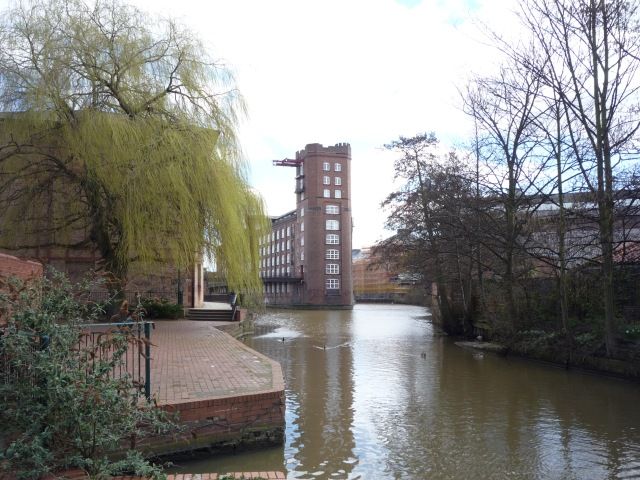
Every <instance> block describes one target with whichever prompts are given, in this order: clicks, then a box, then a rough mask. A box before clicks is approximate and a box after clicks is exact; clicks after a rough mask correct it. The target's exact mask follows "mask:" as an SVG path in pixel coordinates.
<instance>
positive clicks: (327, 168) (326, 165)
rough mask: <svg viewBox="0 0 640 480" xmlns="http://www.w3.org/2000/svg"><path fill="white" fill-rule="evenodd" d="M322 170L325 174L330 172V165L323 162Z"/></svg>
mask: <svg viewBox="0 0 640 480" xmlns="http://www.w3.org/2000/svg"><path fill="white" fill-rule="evenodd" d="M322 170H324V171H325V172H328V171H329V170H331V165H329V162H324V163H323V164H322Z"/></svg>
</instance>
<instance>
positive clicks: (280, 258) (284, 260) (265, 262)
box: [260, 253, 291, 268]
mask: <svg viewBox="0 0 640 480" xmlns="http://www.w3.org/2000/svg"><path fill="white" fill-rule="evenodd" d="M272 262H273V265H276V266H277V265H280V264H282V265H285V264H288V263H291V254H289V253H287V256H286V257H285V256H284V255H276V256H275V257H273V259H271V257H269V258H263V259H262V260H260V267H261V268H265V267H270V266H271V264H272Z"/></svg>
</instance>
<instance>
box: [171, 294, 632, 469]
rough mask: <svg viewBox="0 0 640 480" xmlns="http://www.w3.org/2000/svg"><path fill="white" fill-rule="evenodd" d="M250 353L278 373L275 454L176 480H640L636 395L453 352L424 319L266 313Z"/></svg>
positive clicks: (400, 309)
mask: <svg viewBox="0 0 640 480" xmlns="http://www.w3.org/2000/svg"><path fill="white" fill-rule="evenodd" d="M247 344H249V345H250V346H251V347H252V348H254V349H256V350H258V351H260V352H262V353H264V354H266V355H268V356H269V357H271V358H273V359H275V360H277V361H279V362H280V363H281V365H282V369H283V372H284V376H285V379H286V408H287V410H286V440H285V445H284V446H283V447H278V448H270V449H266V450H259V451H258V450H256V451H250V452H246V453H242V454H236V455H227V456H223V457H215V458H211V459H207V460H200V461H192V462H188V463H187V464H184V465H181V466H180V467H181V470H182V471H185V472H193V473H196V472H226V471H265V470H284V471H286V472H287V476H288V478H304V479H312V478H316V479H345V478H349V479H352V478H353V479H356V478H361V479H387V478H393V479H396V478H397V479H405V478H406V479H429V480H439V479H545V480H546V479H558V480H560V479H562V480H567V479H576V480H578V479H579V480H583V479H594V480H595V479H618V478H620V479H622V478H640V385H637V384H633V383H630V382H626V381H623V380H618V379H613V378H606V377H600V376H596V375H589V374H585V373H580V372H576V371H566V370H564V369H560V368H554V367H551V366H548V365H543V364H538V363H534V362H529V361H524V360H520V359H516V358H504V357H500V356H497V355H495V354H490V353H481V352H477V351H472V350H467V349H463V348H460V347H457V346H456V345H454V344H453V342H451V341H450V340H449V339H447V338H444V337H441V336H438V335H435V334H434V331H433V328H432V326H431V323H430V320H429V315H428V310H426V309H424V308H422V307H414V306H401V305H357V306H356V307H355V308H354V310H353V311H298V310H280V311H268V312H267V313H266V314H264V315H262V316H261V317H260V318H259V319H258V321H257V322H256V333H255V335H254V336H253V337H252V338H250V339H247Z"/></svg>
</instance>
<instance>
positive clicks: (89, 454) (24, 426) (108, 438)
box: [0, 273, 171, 478]
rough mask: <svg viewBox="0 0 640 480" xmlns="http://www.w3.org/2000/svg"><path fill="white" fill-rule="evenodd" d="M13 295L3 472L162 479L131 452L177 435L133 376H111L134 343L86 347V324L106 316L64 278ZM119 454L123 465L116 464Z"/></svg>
mask: <svg viewBox="0 0 640 480" xmlns="http://www.w3.org/2000/svg"><path fill="white" fill-rule="evenodd" d="M7 291H8V293H5V294H4V296H3V298H2V302H3V305H4V306H5V308H10V310H11V311H12V313H11V315H10V317H9V322H8V326H7V327H6V329H5V330H4V332H3V335H2V337H0V368H2V370H0V401H1V403H2V405H3V408H2V409H0V424H1V425H2V434H3V435H4V439H3V442H4V444H2V445H1V446H2V449H1V450H0V462H2V463H1V464H2V465H3V467H4V468H6V469H9V470H13V471H14V472H15V473H16V474H17V475H18V477H19V478H38V477H41V476H43V475H45V474H48V473H51V472H56V471H61V470H64V469H69V468H79V469H82V470H85V471H86V472H87V473H88V474H89V475H91V476H92V477H104V476H108V475H117V474H120V473H125V472H135V473H136V474H145V475H150V476H153V477H154V478H155V477H158V476H161V475H162V471H161V469H160V468H158V467H156V466H153V465H151V464H150V463H148V462H147V461H146V460H145V459H144V458H143V457H142V456H141V455H140V454H139V453H137V452H135V451H133V450H129V451H127V450H128V449H131V448H133V447H134V446H135V443H136V442H137V441H138V440H139V439H141V438H143V437H145V436H148V435H149V434H151V433H154V432H162V431H166V430H167V429H169V428H171V423H170V422H169V421H168V420H167V419H166V417H165V415H164V414H163V413H162V412H161V411H159V410H158V409H157V408H155V407H154V406H153V405H151V404H150V403H148V402H147V401H146V400H145V398H144V396H143V394H142V392H141V391H140V389H139V388H137V386H135V385H134V383H133V381H132V379H131V378H130V377H129V376H127V375H123V376H120V377H116V378H113V375H112V372H113V371H114V367H116V366H118V365H120V364H121V363H122V356H123V354H124V353H125V351H126V349H127V348H129V347H130V346H131V345H132V343H134V342H136V340H135V339H134V338H133V336H132V335H130V334H129V333H128V331H127V330H125V331H122V332H117V333H112V334H105V335H101V336H99V337H98V339H97V340H96V342H95V343H94V344H92V345H90V346H86V347H85V346H81V345H82V344H81V342H80V340H81V336H82V330H83V328H82V327H83V324H85V323H89V322H93V321H96V320H97V318H98V317H99V315H101V314H102V312H101V311H100V309H99V307H97V306H96V305H95V304H89V303H86V302H83V301H82V299H83V296H84V294H85V293H86V292H88V291H89V289H88V288H85V286H83V285H72V284H70V283H69V282H68V281H67V279H66V278H65V277H64V276H62V275H61V274H57V273H54V274H52V275H51V276H50V278H49V279H45V280H43V281H41V282H37V283H34V284H30V285H23V284H21V283H20V282H17V281H11V282H10V283H9V284H8V286H7ZM105 351H107V352H109V354H108V355H104V352H105ZM100 352H102V353H103V354H102V355H98V353H100ZM114 451H119V452H120V454H119V455H118V457H119V458H120V459H119V460H117V461H114V460H112V459H110V458H109V454H111V453H113V452H114Z"/></svg>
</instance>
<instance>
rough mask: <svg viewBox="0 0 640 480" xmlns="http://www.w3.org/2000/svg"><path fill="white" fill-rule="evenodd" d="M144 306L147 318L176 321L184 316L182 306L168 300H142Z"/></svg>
mask: <svg viewBox="0 0 640 480" xmlns="http://www.w3.org/2000/svg"><path fill="white" fill-rule="evenodd" d="M142 306H143V308H144V310H145V312H146V318H169V319H172V320H175V319H178V318H181V317H182V315H183V314H184V310H183V307H182V306H181V305H178V304H176V303H172V302H170V301H169V300H167V299H166V298H160V299H158V298H146V299H143V300H142Z"/></svg>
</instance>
